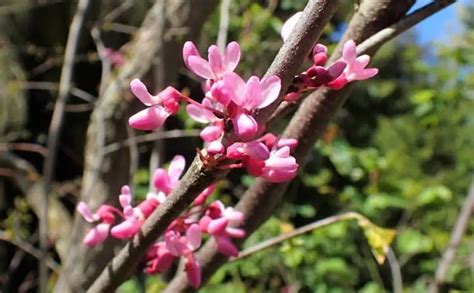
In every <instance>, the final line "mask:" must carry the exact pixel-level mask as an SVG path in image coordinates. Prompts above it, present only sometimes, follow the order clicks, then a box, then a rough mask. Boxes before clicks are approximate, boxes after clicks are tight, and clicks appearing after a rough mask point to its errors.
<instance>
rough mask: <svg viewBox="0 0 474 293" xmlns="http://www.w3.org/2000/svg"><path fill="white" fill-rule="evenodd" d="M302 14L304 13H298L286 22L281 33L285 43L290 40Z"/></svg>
mask: <svg viewBox="0 0 474 293" xmlns="http://www.w3.org/2000/svg"><path fill="white" fill-rule="evenodd" d="M302 13H303V12H302V11H300V12H297V13H295V14H294V15H293V16H291V17H290V18H288V19H287V20H286V21H285V23H284V24H283V26H282V27H281V32H280V34H281V38H282V39H283V41H286V40H287V39H288V37H289V36H290V34H291V32H292V31H293V29H294V27H295V25H296V23H297V22H298V20H299V19H300V17H301V14H302Z"/></svg>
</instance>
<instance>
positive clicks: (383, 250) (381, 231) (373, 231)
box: [357, 215, 395, 264]
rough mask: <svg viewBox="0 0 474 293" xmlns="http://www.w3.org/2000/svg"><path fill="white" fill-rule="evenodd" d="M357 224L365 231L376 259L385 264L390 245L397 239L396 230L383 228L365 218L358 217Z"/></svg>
mask: <svg viewBox="0 0 474 293" xmlns="http://www.w3.org/2000/svg"><path fill="white" fill-rule="evenodd" d="M359 216H360V215H359ZM357 222H358V224H359V226H360V227H361V228H362V229H363V230H364V235H365V237H366V238H367V241H368V242H369V245H370V247H371V248H372V253H373V254H374V256H375V259H376V260H377V262H378V263H379V264H383V263H384V261H385V257H386V255H387V252H388V249H389V248H390V244H391V243H392V242H393V239H394V238H395V230H392V229H385V228H381V227H379V226H377V225H375V224H374V223H372V222H371V221H369V220H368V219H367V218H365V217H363V216H360V217H358V218H357Z"/></svg>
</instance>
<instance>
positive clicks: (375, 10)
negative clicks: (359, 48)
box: [165, 0, 414, 293]
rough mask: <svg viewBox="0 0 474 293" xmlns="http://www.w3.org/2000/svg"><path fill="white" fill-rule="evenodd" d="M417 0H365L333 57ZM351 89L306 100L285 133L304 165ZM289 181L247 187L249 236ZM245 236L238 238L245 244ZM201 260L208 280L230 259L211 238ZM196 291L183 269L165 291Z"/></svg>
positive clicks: (320, 93)
mask: <svg viewBox="0 0 474 293" xmlns="http://www.w3.org/2000/svg"><path fill="white" fill-rule="evenodd" d="M413 3H414V1H402V2H400V1H396V0H365V1H363V2H362V3H361V5H360V7H359V10H358V11H357V12H356V13H355V15H354V16H353V18H352V20H351V22H350V23H349V26H348V29H347V31H346V32H345V34H344V36H343V38H342V40H341V41H340V42H339V44H338V46H337V47H336V50H335V52H334V54H333V56H332V57H331V59H333V60H336V59H337V58H339V56H340V52H341V50H342V46H343V43H345V41H346V40H348V39H353V40H354V41H355V42H356V43H360V42H361V41H362V40H364V39H366V38H368V37H369V36H370V35H372V34H374V33H375V32H377V31H379V30H381V29H383V28H385V27H387V26H389V25H391V24H393V23H395V22H396V21H398V20H399V19H400V18H402V17H403V16H404V15H405V14H406V12H407V11H408V9H409V8H410V7H411V5H412V4H413ZM349 92H350V86H349V87H346V88H344V89H343V90H341V91H331V90H328V89H321V90H318V91H316V92H314V93H313V94H311V95H309V96H308V98H307V99H306V100H305V101H304V102H303V104H302V105H301V107H300V109H299V110H298V111H297V113H296V115H295V116H294V117H293V118H292V119H291V121H290V124H289V125H288V127H287V128H286V130H285V132H284V134H283V136H284V137H292V138H296V139H298V141H299V142H298V146H297V147H296V149H295V151H294V156H295V158H296V159H297V161H298V163H299V164H300V166H302V165H303V164H304V160H305V157H306V155H307V154H308V153H309V151H310V149H311V148H312V146H313V145H314V143H315V142H316V140H317V139H318V138H319V137H320V135H321V134H322V133H323V131H324V129H325V128H326V125H327V124H328V123H329V121H330V119H331V118H332V117H333V116H334V115H335V113H336V111H337V110H338V109H339V107H340V106H341V105H342V104H343V102H344V100H345V98H346V97H347V95H348V93H349ZM287 186H288V183H280V184H272V183H269V182H266V181H264V180H261V179H257V180H256V181H255V183H254V184H253V185H252V186H251V187H250V189H248V190H247V192H246V193H245V194H244V196H243V197H242V199H241V200H240V201H239V203H238V204H237V206H236V208H237V209H238V210H240V211H242V212H243V213H244V215H245V217H246V219H245V223H244V225H243V227H242V228H243V229H244V230H245V231H246V232H247V236H249V235H250V234H251V233H252V232H254V231H255V230H256V229H257V228H258V227H259V226H260V225H261V224H263V223H264V222H265V221H266V220H267V219H268V218H269V217H270V215H271V214H272V212H273V210H274V208H275V207H276V205H277V204H278V203H279V202H280V201H281V199H282V198H283V194H284V192H285V190H286V187H287ZM243 241H244V239H239V240H238V241H235V242H236V243H237V244H241V243H242V242H243ZM198 259H199V263H200V265H201V270H202V280H203V283H205V282H206V281H207V280H208V279H209V278H210V276H211V275H212V274H213V273H214V272H215V271H216V270H217V269H218V268H219V267H220V266H221V265H223V264H224V263H225V262H226V260H227V258H226V257H225V256H223V255H222V254H219V253H218V252H217V251H216V244H215V242H214V240H210V241H208V242H207V243H206V244H205V245H204V247H203V248H202V249H201V250H200V251H199V253H198ZM188 291H192V288H191V287H190V286H189V283H188V281H187V278H186V275H185V274H184V273H183V272H179V273H178V274H177V276H175V278H174V279H173V280H172V281H171V283H170V284H169V285H168V287H167V288H166V289H165V292H173V293H174V292H188Z"/></svg>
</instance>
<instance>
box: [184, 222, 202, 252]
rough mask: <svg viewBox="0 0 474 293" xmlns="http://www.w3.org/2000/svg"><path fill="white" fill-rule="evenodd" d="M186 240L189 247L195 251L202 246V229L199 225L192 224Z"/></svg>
mask: <svg viewBox="0 0 474 293" xmlns="http://www.w3.org/2000/svg"><path fill="white" fill-rule="evenodd" d="M186 239H187V240H188V247H189V249H190V250H191V251H194V250H196V249H198V248H199V246H201V229H200V228H199V225H198V224H192V225H191V226H189V228H188V230H187V231H186Z"/></svg>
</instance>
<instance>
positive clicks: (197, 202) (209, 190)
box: [194, 184, 216, 206]
mask: <svg viewBox="0 0 474 293" xmlns="http://www.w3.org/2000/svg"><path fill="white" fill-rule="evenodd" d="M214 190H216V184H212V185H210V186H209V187H207V188H206V189H204V190H203V191H202V192H201V193H200V194H199V195H198V196H197V197H196V199H195V200H194V205H195V206H200V205H203V204H204V203H205V202H206V200H207V198H208V197H209V196H210V195H211V194H212V193H213V192H214Z"/></svg>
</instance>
